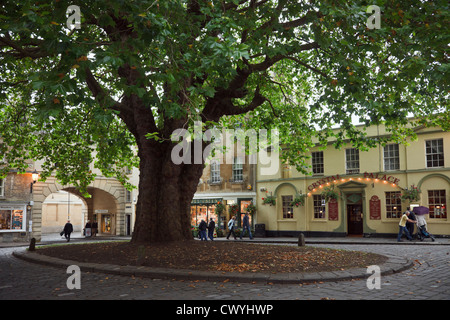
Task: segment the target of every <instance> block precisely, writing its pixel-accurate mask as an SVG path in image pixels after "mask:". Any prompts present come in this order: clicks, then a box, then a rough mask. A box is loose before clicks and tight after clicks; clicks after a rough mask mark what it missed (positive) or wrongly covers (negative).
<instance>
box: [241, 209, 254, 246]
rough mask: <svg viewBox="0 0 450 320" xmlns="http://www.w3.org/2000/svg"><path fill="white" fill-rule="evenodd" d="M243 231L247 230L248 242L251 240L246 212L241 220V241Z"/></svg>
mask: <svg viewBox="0 0 450 320" xmlns="http://www.w3.org/2000/svg"><path fill="white" fill-rule="evenodd" d="M245 230H248V237H249V238H250V240H251V239H253V236H252V232H251V230H250V219H249V217H248V212H246V213H245V215H244V218H243V219H242V232H241V240H242V236H243V235H244V232H245Z"/></svg>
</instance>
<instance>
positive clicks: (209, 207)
mask: <svg viewBox="0 0 450 320" xmlns="http://www.w3.org/2000/svg"><path fill="white" fill-rule="evenodd" d="M222 201H223V199H222V198H210V199H193V200H192V202H191V225H192V226H198V225H199V224H200V222H201V221H202V220H204V221H205V222H206V223H209V221H210V219H211V218H212V219H213V220H214V222H215V224H216V227H219V228H220V229H225V225H226V216H225V214H217V213H216V206H217V205H218V204H219V203H221V202H222Z"/></svg>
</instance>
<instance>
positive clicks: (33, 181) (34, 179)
mask: <svg viewBox="0 0 450 320" xmlns="http://www.w3.org/2000/svg"><path fill="white" fill-rule="evenodd" d="M31 179H32V182H31V183H30V193H33V185H34V184H35V183H36V182H37V181H38V179H39V173H38V172H37V171H36V169H34V171H33V172H32V173H31Z"/></svg>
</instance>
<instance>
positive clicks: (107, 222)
mask: <svg viewBox="0 0 450 320" xmlns="http://www.w3.org/2000/svg"><path fill="white" fill-rule="evenodd" d="M102 233H111V215H110V214H102Z"/></svg>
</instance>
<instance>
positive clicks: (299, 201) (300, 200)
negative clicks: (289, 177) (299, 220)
mask: <svg viewBox="0 0 450 320" xmlns="http://www.w3.org/2000/svg"><path fill="white" fill-rule="evenodd" d="M305 199H306V194H297V195H296V196H295V199H294V201H292V202H291V206H293V207H298V206H304V205H305Z"/></svg>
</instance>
